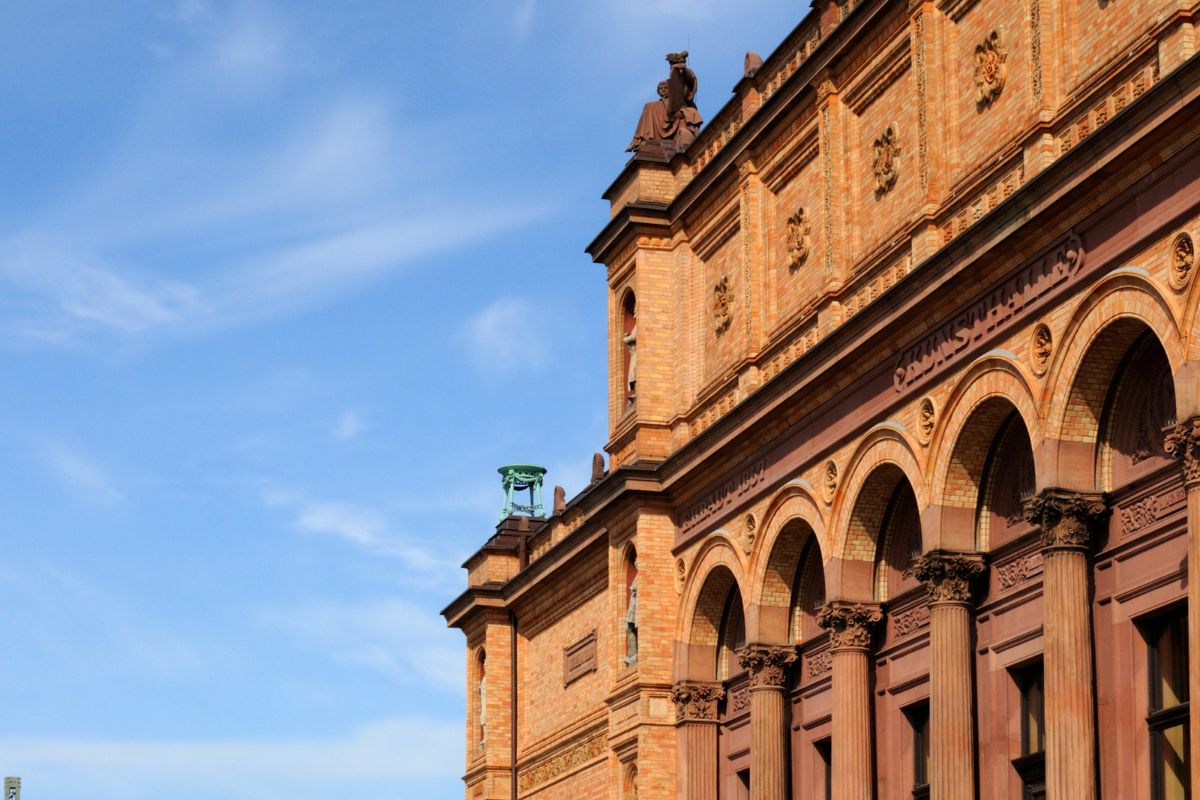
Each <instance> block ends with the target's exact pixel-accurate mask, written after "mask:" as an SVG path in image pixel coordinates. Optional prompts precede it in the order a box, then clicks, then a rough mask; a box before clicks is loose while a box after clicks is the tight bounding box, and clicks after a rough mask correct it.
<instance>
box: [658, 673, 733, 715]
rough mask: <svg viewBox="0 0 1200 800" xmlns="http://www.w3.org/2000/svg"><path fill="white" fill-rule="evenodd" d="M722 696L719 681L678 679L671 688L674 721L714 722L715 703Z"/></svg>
mask: <svg viewBox="0 0 1200 800" xmlns="http://www.w3.org/2000/svg"><path fill="white" fill-rule="evenodd" d="M724 696H725V690H724V689H723V688H721V684H719V683H699V682H693V681H680V682H679V683H677V684H675V685H674V686H673V687H672V688H671V700H672V701H673V702H674V703H675V722H677V723H678V722H716V721H717V703H718V702H719V701H720V700H721V698H722V697H724Z"/></svg>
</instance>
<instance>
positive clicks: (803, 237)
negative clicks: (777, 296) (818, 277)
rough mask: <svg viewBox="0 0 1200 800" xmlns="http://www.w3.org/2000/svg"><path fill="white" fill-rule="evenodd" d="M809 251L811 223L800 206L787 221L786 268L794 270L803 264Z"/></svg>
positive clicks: (810, 247)
mask: <svg viewBox="0 0 1200 800" xmlns="http://www.w3.org/2000/svg"><path fill="white" fill-rule="evenodd" d="M811 251H812V225H810V224H809V221H808V212H807V211H806V210H805V209H804V208H803V207H801V208H798V209H796V213H795V214H792V216H790V217H788V221H787V255H788V269H790V270H791V271H792V272H795V271H796V270H798V269H800V267H802V266H804V262H806V261H808V254H809V253H810V252H811Z"/></svg>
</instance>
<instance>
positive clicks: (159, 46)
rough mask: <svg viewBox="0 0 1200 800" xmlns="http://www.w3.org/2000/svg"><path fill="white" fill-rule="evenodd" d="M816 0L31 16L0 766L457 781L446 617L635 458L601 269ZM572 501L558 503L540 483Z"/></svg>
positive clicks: (14, 240) (10, 769)
mask: <svg viewBox="0 0 1200 800" xmlns="http://www.w3.org/2000/svg"><path fill="white" fill-rule="evenodd" d="M807 5H808V4H807V3H803V2H794V0H793V1H791V2H782V1H779V2H774V1H768V0H742V2H739V3H728V2H727V3H717V2H713V1H712V0H689V1H687V2H684V1H683V0H607V1H606V2H603V1H602V2H599V3H596V2H588V3H585V2H563V1H561V0H560V2H555V3H549V2H545V0H513V1H512V2H500V1H499V0H493V2H473V1H472V0H467V1H466V2H457V3H415V2H392V3H383V2H378V3H366V2H344V3H336V4H335V3H315V2H313V3H302V2H289V3H282V2H280V3H272V2H267V1H266V0H264V1H263V2H252V3H238V2H229V3H226V2H217V0H211V2H210V1H209V0H183V1H182V2H178V1H177V0H169V1H168V0H164V1H163V2H150V1H149V0H147V1H146V2H126V3H85V2H56V1H55V0H38V2H27V3H11V4H8V5H7V6H6V8H5V10H4V15H3V24H0V71H2V72H3V74H4V75H5V76H6V80H4V81H3V82H0V178H2V181H3V186H4V189H5V191H3V193H0V364H2V365H3V373H4V375H5V381H4V383H5V387H6V390H5V391H4V392H3V393H2V394H0V512H2V516H0V587H2V594H0V597H2V598H3V602H2V606H0V636H2V637H3V641H4V643H5V654H4V657H3V658H2V659H0V708H3V709H4V725H3V730H0V773H2V774H4V775H20V776H21V777H22V778H23V780H24V795H25V798H26V800H74V799H75V798H79V797H85V796H86V797H89V798H93V799H94V800H108V798H118V797H119V798H122V800H136V798H156V800H161V798H180V799H181V800H188V799H190V798H206V800H211V798H213V797H221V798H254V799H255V800H274V799H275V798H279V799H280V800H282V798H285V797H286V798H289V800H294V799H295V798H305V797H314V798H316V797H328V796H331V795H334V796H338V797H347V798H354V799H355V800H400V799H402V798H433V799H434V800H441V799H442V798H458V797H461V796H462V791H461V788H460V787H461V784H460V783H459V775H460V774H461V772H462V758H463V756H462V752H463V740H462V732H461V727H462V715H463V685H462V684H463V669H464V668H463V641H462V636H461V634H459V633H458V632H457V631H448V630H446V629H445V627H444V624H443V622H442V620H441V618H440V617H439V616H438V614H437V612H438V611H439V610H440V609H441V608H442V607H443V606H444V605H445V604H446V603H447V602H448V601H449V600H450V599H452V598H453V597H454V596H455V595H457V593H458V592H459V591H460V590H461V589H462V587H463V585H464V575H463V573H462V571H461V570H460V569H459V564H460V563H461V561H462V560H463V558H465V557H466V556H467V555H468V554H469V553H470V552H472V551H473V550H474V549H475V548H476V547H478V546H479V545H480V544H481V543H482V542H483V541H484V539H485V538H486V537H487V536H488V535H489V533H490V532H491V530H492V527H493V526H494V524H495V520H496V514H497V512H498V510H499V506H500V499H501V498H500V489H499V479H498V476H497V475H496V472H495V468H496V467H497V466H499V465H500V464H503V463H511V462H533V463H540V464H544V465H546V466H547V467H548V468H549V470H550V475H549V477H548V483H550V484H555V483H560V484H564V485H565V486H566V487H567V491H568V495H571V494H574V492H576V491H577V490H578V489H580V488H581V487H582V485H583V482H584V480H585V479H586V477H587V474H588V471H589V469H590V459H591V454H592V453H593V452H594V451H596V450H599V449H600V448H601V446H602V445H603V443H604V440H605V436H606V430H607V425H606V420H605V413H606V411H605V389H604V384H605V374H604V368H605V367H604V308H605V288H604V287H605V284H604V272H603V268H602V267H600V266H597V265H593V264H591V263H590V260H589V259H588V258H587V256H586V255H584V254H583V252H582V249H583V247H584V246H585V245H586V244H587V242H588V241H590V240H591V238H592V236H594V235H595V233H596V232H598V231H599V229H600V227H601V226H602V225H603V224H604V222H605V221H606V219H607V216H608V214H607V209H606V207H605V204H604V203H603V202H602V201H601V200H600V199H599V194H600V192H602V191H603V190H604V188H606V187H607V186H608V184H609V183H610V182H611V180H612V179H613V178H614V177H615V176H616V174H617V172H618V170H619V169H620V167H621V165H622V164H623V163H624V160H625V154H624V153H623V149H624V147H625V145H626V144H627V143H628V141H629V138H630V135H631V134H632V131H633V127H634V125H635V123H636V121H637V116H638V113H639V111H640V109H641V105H642V104H643V103H645V102H647V101H648V100H651V99H653V97H654V87H655V84H656V82H657V81H658V80H660V79H661V78H663V77H665V75H666V64H665V62H664V61H663V54H664V53H666V52H667V51H669V50H677V49H681V48H685V47H690V49H691V52H692V59H691V63H692V66H693V68H694V69H695V70H696V72H697V74H698V75H699V79H700V93H699V96H698V98H697V99H698V103H699V105H700V109H701V111H702V113H704V114H705V116H706V117H711V116H712V115H713V114H714V113H715V112H716V110H717V109H718V108H719V107H720V105H721V103H723V102H724V101H725V100H726V99H727V98H728V97H729V90H730V88H731V87H732V86H733V84H734V83H735V82H736V80H737V79H738V78H739V77H740V74H741V64H742V56H743V53H744V51H745V50H746V49H748V48H751V49H756V50H759V51H761V52H763V53H764V54H765V53H767V52H769V51H770V50H771V49H772V48H773V47H774V46H775V45H776V44H777V43H778V42H779V41H780V40H781V39H782V38H783V36H784V35H786V33H787V32H788V31H789V30H790V29H791V28H792V27H793V26H794V25H795V24H796V22H798V21H799V19H800V16H801V15H802V14H803V13H804V12H805V11H806V10H807ZM547 495H549V492H547Z"/></svg>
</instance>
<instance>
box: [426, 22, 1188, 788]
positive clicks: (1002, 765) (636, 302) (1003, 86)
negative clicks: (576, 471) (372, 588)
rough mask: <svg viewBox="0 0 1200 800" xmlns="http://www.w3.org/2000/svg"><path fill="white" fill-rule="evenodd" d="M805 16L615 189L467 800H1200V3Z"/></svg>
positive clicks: (475, 582) (502, 566) (495, 587)
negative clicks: (591, 329)
mask: <svg viewBox="0 0 1200 800" xmlns="http://www.w3.org/2000/svg"><path fill="white" fill-rule="evenodd" d="M813 5H814V8H813V9H812V11H810V12H809V13H808V15H807V16H805V17H804V18H803V19H802V20H801V21H800V24H799V25H798V26H797V28H796V29H795V30H793V31H792V32H791V33H789V34H787V36H786V38H785V39H784V41H783V42H782V43H781V44H780V46H779V48H778V49H777V50H776V51H775V52H774V53H772V54H770V55H769V56H767V57H766V58H765V59H762V58H759V57H758V56H756V55H754V54H748V55H747V58H746V72H745V74H744V75H742V76H741V78H740V80H738V81H737V83H736V85H735V87H734V95H733V97H732V98H731V99H730V101H729V102H728V103H727V104H726V105H725V106H724V107H722V108H721V109H720V111H718V112H717V113H716V114H715V115H712V116H711V117H708V121H707V123H706V125H705V127H704V128H703V129H702V130H700V131H699V134H698V137H697V138H696V139H695V141H694V142H691V144H689V145H687V146H686V149H680V148H681V147H682V145H680V146H679V147H676V146H675V144H672V146H671V147H666V146H664V147H662V148H658V147H653V148H651V147H645V148H644V151H642V150H639V151H638V152H636V153H635V155H634V157H633V158H632V159H630V161H629V162H628V163H627V164H626V166H625V167H624V169H623V170H622V172H621V174H620V176H618V178H617V180H616V181H615V182H614V183H613V185H612V186H611V187H610V188H609V190H608V191H607V192H606V194H605V198H606V199H607V200H609V201H610V202H611V206H612V213H611V217H610V219H609V220H608V221H607V223H606V224H605V226H604V228H603V230H602V231H601V233H600V234H599V236H598V237H597V238H596V240H595V241H594V242H592V244H591V245H590V246H589V248H588V252H589V253H590V254H591V255H592V257H593V259H594V260H595V261H597V262H599V263H601V264H603V265H604V267H605V270H606V279H607V298H608V317H607V322H608V331H607V337H608V349H607V355H608V373H609V381H608V411H609V423H610V424H609V436H610V439H609V441H608V442H607V444H606V445H605V451H606V454H607V459H605V458H604V457H603V456H600V455H597V456H596V461H594V464H595V466H594V467H593V475H592V480H591V481H590V483H589V484H588V486H586V487H585V488H584V489H583V490H582V491H580V492H579V493H578V494H577V495H576V496H574V497H573V498H571V499H570V500H569V501H568V500H566V497H565V493H561V492H560V493H556V495H557V496H560V497H562V502H560V503H559V502H556V504H555V508H554V510H553V513H551V514H550V515H549V516H547V517H545V518H542V517H532V518H531V517H523V516H512V517H508V518H507V519H505V520H503V521H501V523H500V524H499V526H498V527H497V528H496V530H495V532H494V533H490V534H489V538H487V540H486V543H485V544H484V546H483V547H482V548H481V549H480V550H479V551H478V552H477V553H475V554H474V555H472V556H471V557H470V558H469V559H468V560H467V562H466V564H465V565H464V566H465V567H466V569H467V589H466V591H464V592H463V593H462V594H461V595H460V596H459V597H458V598H456V599H455V600H454V601H453V602H452V603H451V604H450V605H449V606H448V607H447V608H446V610H445V612H444V615H445V617H446V619H447V621H448V622H449V624H450V625H452V626H453V627H456V628H458V629H460V630H462V631H463V632H464V634H465V637H466V646H467V659H466V662H465V665H466V666H465V677H466V685H467V689H468V691H467V692H466V706H467V708H466V719H467V725H466V731H467V742H466V771H465V774H464V783H465V792H466V795H465V796H466V797H467V798H468V800H502V799H503V800H518V799H520V800H527V799H530V800H559V799H560V798H561V799H563V800H631V799H632V798H638V797H640V798H643V800H644V799H645V798H650V799H651V800H822V798H836V800H892V798H922V797H931V798H935V799H936V800H1027V799H1032V798H1050V800H1100V799H1101V798H1103V799H1104V800H1183V799H1184V798H1192V799H1193V800H1200V713H1198V714H1195V715H1193V714H1191V713H1190V703H1189V699H1190V698H1191V697H1192V696H1194V695H1196V694H1197V693H1198V692H1200V578H1198V576H1200V313H1198V312H1200V282H1198V281H1196V280H1195V279H1194V273H1195V237H1197V236H1200V126H1197V125H1196V120H1197V119H1200V57H1197V56H1196V55H1195V53H1196V52H1197V44H1198V43H1197V30H1198V29H1197V26H1196V22H1197V17H1200V3H1197V2H1192V1H1191V0H1188V1H1187V2H1182V1H1181V0H1138V2H1132V1H1128V2H1126V1H1118V2H1100V1H1099V0H1062V1H1061V2H1051V1H1050V0H909V1H908V2H897V1H896V0H815V2H814V3H813ZM751 56H753V58H751ZM672 57H673V58H674V60H673V61H672V62H671V68H672V69H675V68H677V65H678V64H679V63H682V62H680V59H681V58H682V59H684V61H686V54H680V53H675V54H672ZM664 69H665V68H664ZM700 77H701V78H704V80H702V81H701V82H700V85H701V86H709V87H711V86H712V85H713V83H712V81H711V80H710V79H709V78H708V77H706V76H704V75H701V76H700ZM650 88H651V89H652V88H653V86H651V87H650ZM705 91H708V90H705ZM647 99H648V100H650V99H651V98H647ZM652 102H653V101H652ZM664 113H665V112H664ZM549 479H550V480H553V479H554V476H553V475H550V476H549ZM485 653H486V657H485Z"/></svg>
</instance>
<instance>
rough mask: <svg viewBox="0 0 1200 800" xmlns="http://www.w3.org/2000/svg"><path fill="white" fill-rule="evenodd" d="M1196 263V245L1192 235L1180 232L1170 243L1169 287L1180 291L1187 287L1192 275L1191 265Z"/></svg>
mask: <svg viewBox="0 0 1200 800" xmlns="http://www.w3.org/2000/svg"><path fill="white" fill-rule="evenodd" d="M1195 265H1196V245H1195V243H1194V242H1193V241H1192V237H1191V236H1189V235H1188V234H1186V233H1181V234H1179V235H1178V236H1176V237H1175V241H1174V242H1172V243H1171V275H1170V281H1171V288H1172V289H1174V290H1175V291H1182V290H1183V289H1185V288H1187V285H1188V280H1189V279H1190V278H1191V277H1192V267H1194V266H1195Z"/></svg>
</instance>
